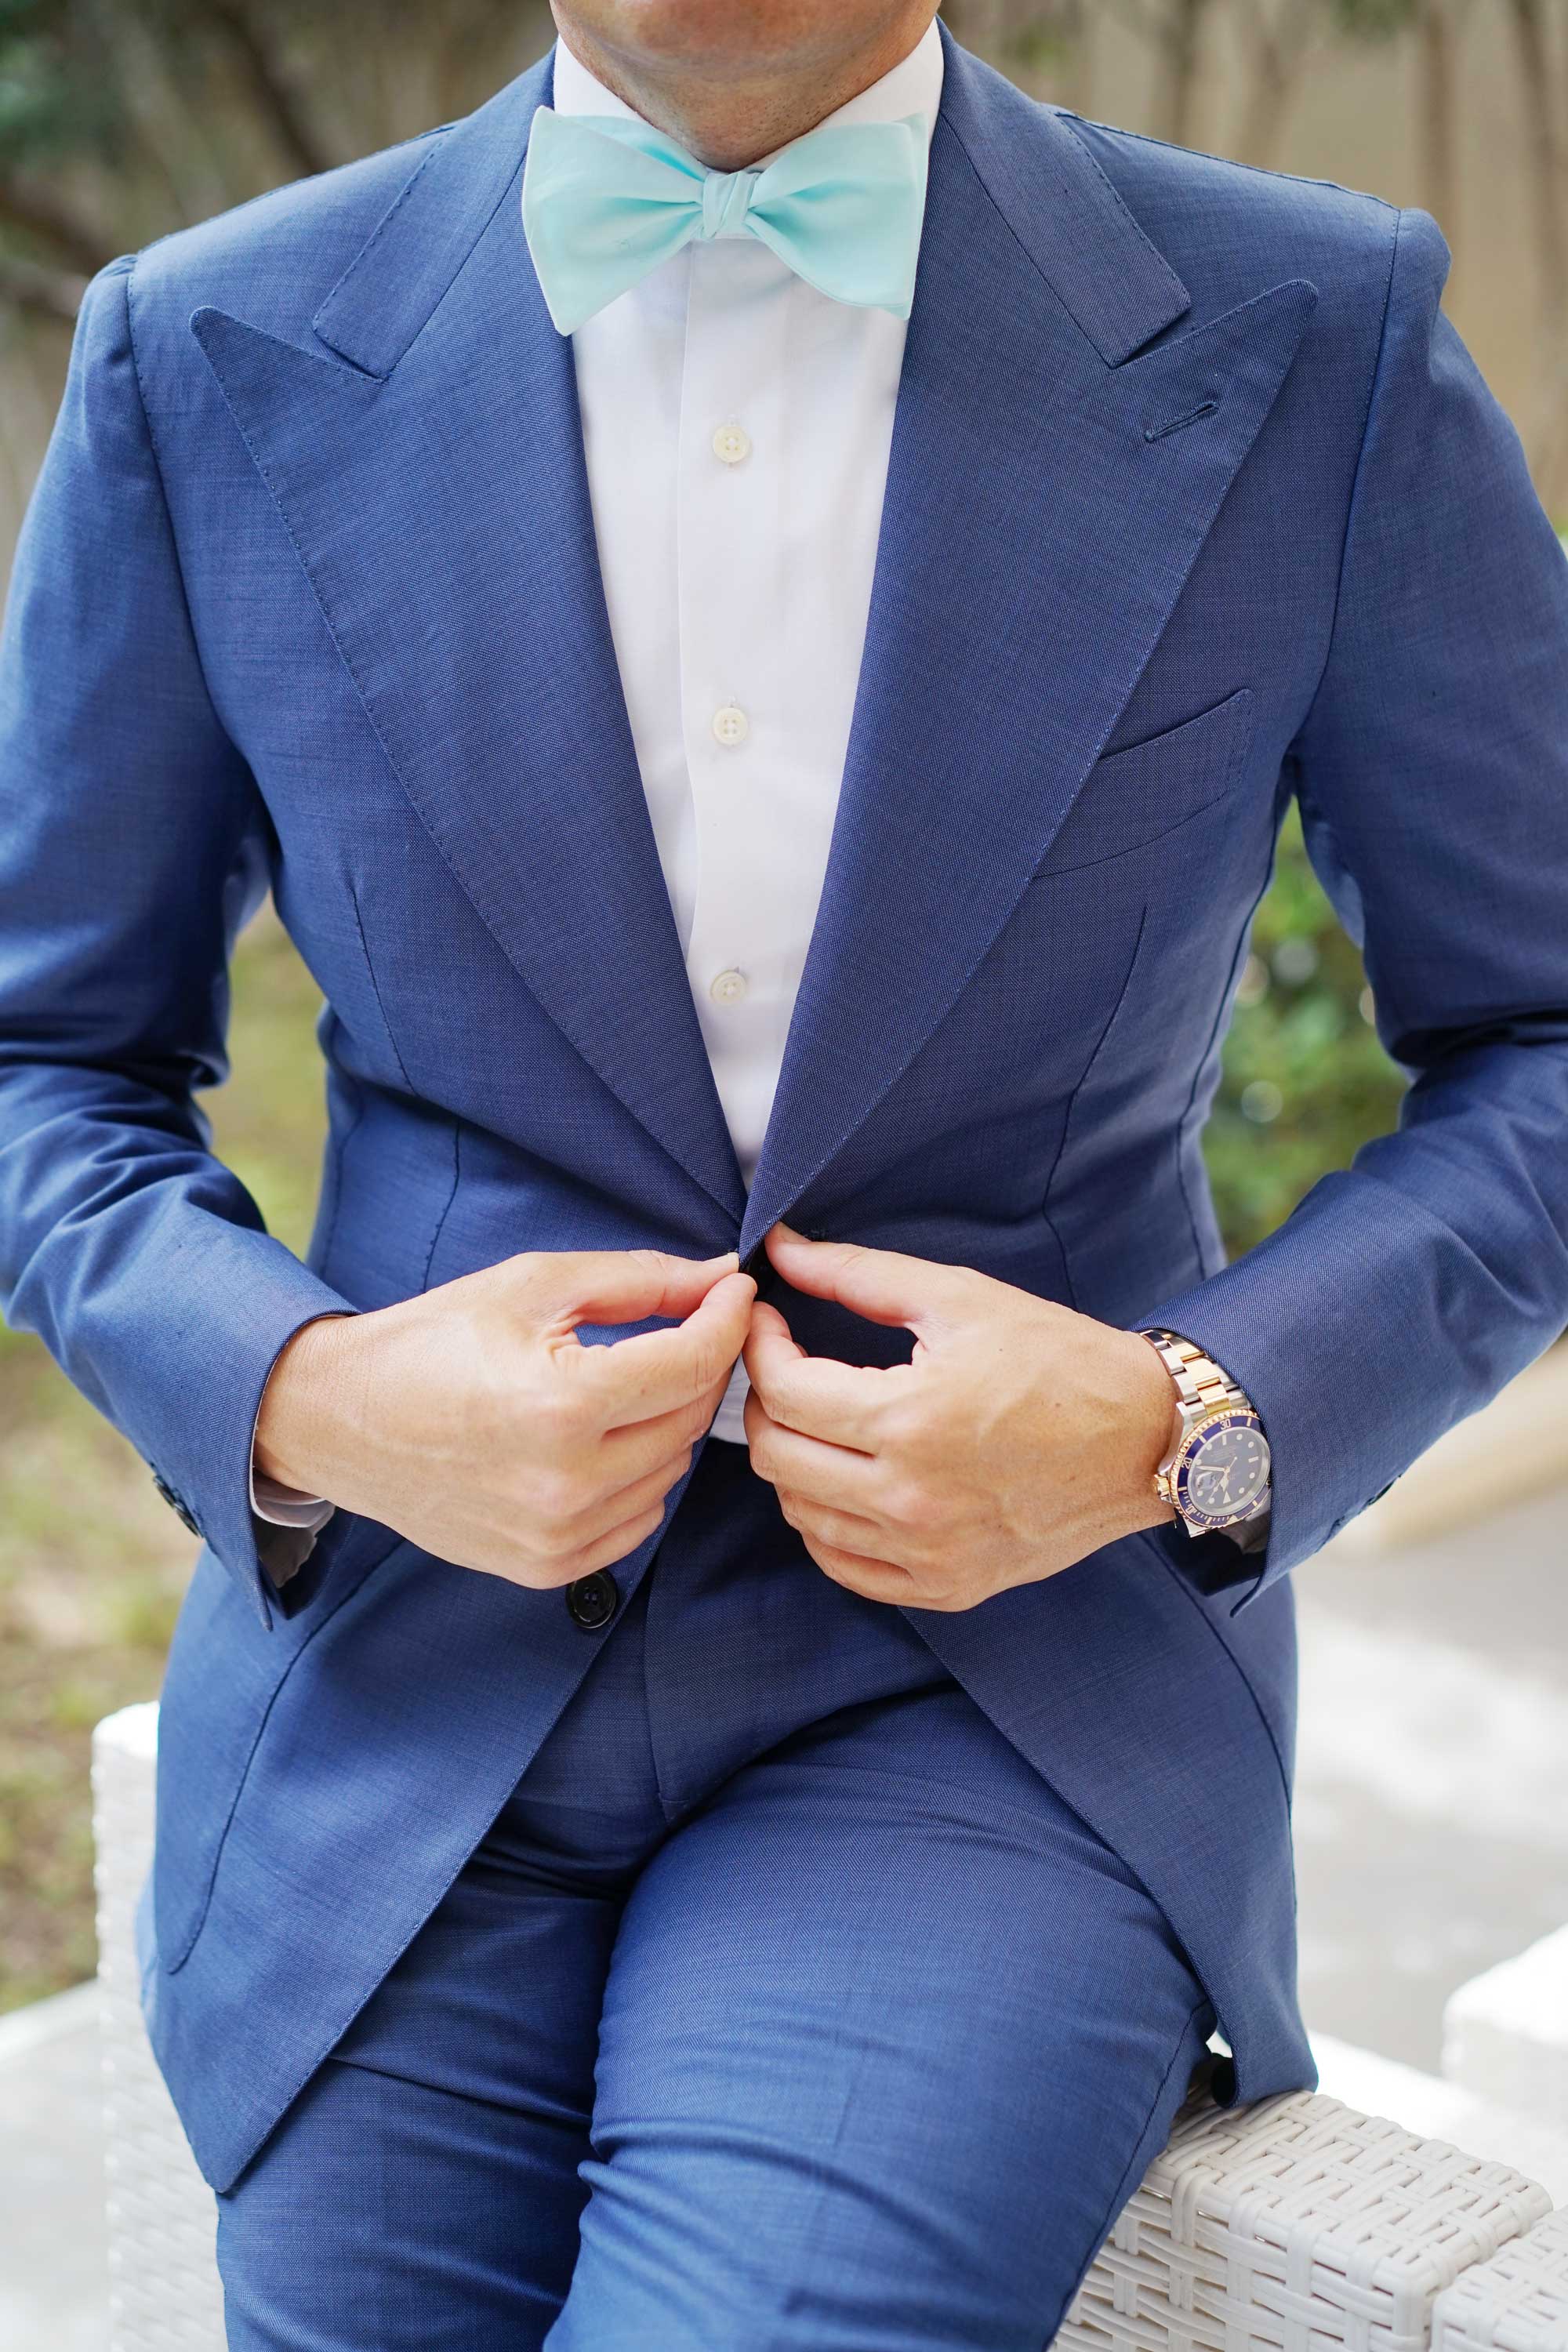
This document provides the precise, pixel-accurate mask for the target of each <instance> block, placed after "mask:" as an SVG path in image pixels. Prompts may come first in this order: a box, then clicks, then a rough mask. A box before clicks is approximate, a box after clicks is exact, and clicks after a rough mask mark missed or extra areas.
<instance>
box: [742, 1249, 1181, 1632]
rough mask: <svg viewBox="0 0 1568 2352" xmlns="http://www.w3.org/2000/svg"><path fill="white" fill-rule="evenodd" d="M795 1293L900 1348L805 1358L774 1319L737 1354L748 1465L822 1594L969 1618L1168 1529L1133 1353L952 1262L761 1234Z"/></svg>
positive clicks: (1157, 1416)
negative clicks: (741, 1361)
mask: <svg viewBox="0 0 1568 2352" xmlns="http://www.w3.org/2000/svg"><path fill="white" fill-rule="evenodd" d="M767 1251H768V1255H769V1257H770V1259H771V1260H772V1262H773V1265H774V1266H776V1267H777V1269H778V1271H779V1273H780V1274H782V1275H783V1276H784V1280H785V1281H786V1282H787V1283H789V1284H790V1285H791V1286H792V1288H794V1289H795V1290H800V1291H805V1293H807V1295H808V1296H810V1297H814V1298H833V1299H837V1301H838V1303H839V1304H840V1305H841V1306H843V1307H852V1308H853V1309H854V1311H855V1313H856V1314H858V1315H864V1316H866V1317H868V1318H869V1320H870V1321H872V1322H873V1323H892V1324H901V1325H904V1326H906V1327H907V1328H909V1329H910V1330H912V1331H913V1332H914V1334H915V1349H914V1357H913V1360H912V1361H911V1362H910V1363H908V1364H899V1365H895V1366H894V1367H892V1368H891V1369H890V1370H886V1371H879V1370H862V1369H859V1368H857V1367H855V1366H852V1365H847V1364H840V1363H835V1362H833V1361H831V1360H827V1359H825V1358H820V1357H812V1356H808V1355H807V1354H806V1353H805V1349H802V1348H799V1347H797V1346H796V1345H795V1341H794V1339H792V1338H791V1337H790V1331H789V1326H788V1325H787V1323H786V1322H785V1321H784V1317H783V1316H782V1315H781V1314H779V1313H778V1311H777V1309H776V1308H774V1307H768V1306H764V1305H763V1304H762V1303H761V1302H759V1303H758V1304H757V1305H756V1306H754V1307H752V1328H751V1335H750V1337H749V1339H747V1342H746V1347H745V1351H744V1352H745V1363H746V1371H747V1374H748V1376H749V1378H750V1380H751V1383H752V1393H751V1395H750V1396H749V1397H748V1398H747V1400H746V1435H747V1438H748V1440H749V1441H750V1444H751V1452H752V1468H753V1469H754V1470H755V1471H756V1472H757V1473H758V1475H759V1476H761V1477H763V1478H766V1479H768V1480H769V1481H770V1482H771V1483H772V1485H773V1486H775V1487H776V1488H777V1490H778V1496H779V1504H780V1507H781V1508H782V1510H783V1512H784V1517H785V1518H786V1519H788V1520H789V1522H790V1524H791V1526H792V1527H794V1528H798V1529H799V1531H800V1534H801V1536H802V1537H803V1538H804V1539H805V1546H806V1549H807V1550H808V1551H809V1552H810V1554H811V1556H812V1558H813V1559H815V1560H816V1563H817V1565H818V1567H819V1568H821V1569H823V1570H825V1571H826V1574H827V1575H829V1576H831V1577H832V1578H833V1579H834V1580H835V1582H837V1583H839V1584H847V1585H848V1586H849V1587H850V1588H851V1589H852V1590H853V1591H856V1592H863V1593H865V1594H866V1595H867V1596H868V1599H870V1600H873V1601H898V1602H900V1603H901V1604H902V1605H903V1606H905V1607H906V1608H913V1609H947V1610H957V1609H972V1608H973V1606H974V1604H975V1603H976V1601H984V1600H985V1599H987V1598H988V1596H989V1595H990V1594H992V1593H993V1592H1000V1591H1005V1589H1006V1588H1007V1587H1008V1586H1009V1585H1014V1584H1032V1583H1034V1582H1036V1581H1037V1580H1038V1579H1040V1578H1041V1577H1047V1576H1054V1575H1056V1573H1057V1572H1058V1570H1060V1569H1064V1568H1070V1567H1071V1566H1072V1565H1073V1563H1074V1561H1075V1560H1079V1559H1083V1558H1084V1557H1085V1555H1086V1554H1087V1553H1089V1552H1091V1551H1096V1550H1098V1549H1099V1548H1100V1545H1101V1544H1105V1543H1110V1542H1111V1541H1112V1540H1113V1539H1114V1538H1116V1537H1118V1536H1124V1535H1130V1534H1131V1532H1132V1531H1133V1529H1134V1528H1149V1527H1155V1526H1158V1525H1159V1524H1160V1522H1161V1521H1163V1520H1166V1519H1170V1518H1171V1517H1173V1516H1174V1515H1173V1512H1172V1511H1171V1510H1170V1508H1169V1507H1168V1506H1166V1505H1165V1504H1163V1503H1161V1502H1158V1501H1157V1500H1156V1499H1155V1496H1154V1489H1153V1475H1154V1471H1155V1469H1156V1467H1157V1465H1159V1464H1160V1462H1161V1461H1163V1458H1164V1456H1165V1454H1166V1453H1167V1452H1168V1450H1169V1448H1170V1444H1171V1440H1172V1434H1173V1427H1174V1422H1175V1397H1174V1392H1173V1389H1172V1385H1171V1380H1170V1376H1169V1374H1168V1373H1167V1372H1166V1371H1165V1370H1164V1367H1163V1365H1162V1363H1161V1362H1160V1360H1159V1358H1158V1357H1157V1356H1156V1355H1155V1353H1154V1350H1153V1349H1152V1348H1151V1347H1150V1345H1149V1343H1148V1341H1147V1340H1146V1339H1140V1338H1139V1337H1138V1335H1137V1333H1136V1332H1132V1331H1120V1330H1117V1329H1115V1328H1113V1327H1111V1326H1110V1325H1108V1324H1104V1323H1096V1322H1094V1321H1093V1320H1092V1319H1091V1318H1089V1316H1087V1315H1075V1314H1074V1313H1073V1312H1072V1311H1071V1309H1070V1308H1068V1307H1056V1306H1053V1305H1051V1304H1050V1303H1049V1302H1048V1301H1047V1300H1044V1299H1039V1298H1036V1297H1033V1296H1032V1295H1031V1294H1030V1293H1029V1292H1028V1291H1026V1290H1015V1289H1014V1288H1013V1287H1012V1286H1011V1285H1010V1284H1008V1283H1005V1282H994V1281H992V1279H991V1278H990V1276H987V1275H983V1274H973V1273H971V1272H970V1271H969V1270H968V1269H967V1268H965V1267H963V1266H948V1265H930V1264H928V1263H927V1261H926V1260H925V1259H923V1258H917V1257H905V1256H901V1255H899V1254H898V1253H896V1252H894V1251H891V1250H872V1249H858V1248H856V1247H854V1246H852V1245H850V1244H845V1243H840V1242H808V1241H805V1240H804V1239H803V1238H802V1236H801V1235H800V1234H795V1233H792V1232H791V1231H790V1229H789V1227H788V1226H786V1225H775V1226H774V1227H773V1231H772V1232H771V1233H770V1234H769V1235H768V1239H767Z"/></svg>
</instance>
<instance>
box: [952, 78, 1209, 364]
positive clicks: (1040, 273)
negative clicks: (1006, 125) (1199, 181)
mask: <svg viewBox="0 0 1568 2352" xmlns="http://www.w3.org/2000/svg"><path fill="white" fill-rule="evenodd" d="M940 120H941V121H944V122H945V123H946V125H947V127H948V130H949V131H951V132H952V139H953V143H954V144H955V146H956V147H957V149H958V151H959V152H960V154H961V155H962V156H963V160H964V162H965V163H967V164H968V166H969V169H970V171H971V173H973V179H974V184H975V186H976V187H977V188H978V189H979V190H980V193H981V194H982V195H983V196H984V199H985V201H986V203H987V204H988V205H990V207H991V209H992V211H993V212H994V214H995V215H996V217H997V219H998V220H999V221H1000V222H1001V224H1002V226H1003V227H1004V228H1005V230H1006V232H1007V234H1008V236H1010V237H1011V238H1012V240H1013V242H1014V244H1015V245H1016V247H1017V248H1018V250H1019V252H1020V253H1021V254H1022V255H1023V257H1024V258H1025V260H1026V262H1027V263H1028V265H1029V267H1030V268H1031V269H1032V270H1033V271H1034V273H1035V275H1036V277H1037V278H1038V279H1039V281H1040V283H1041V285H1042V286H1043V287H1044V288H1045V289H1046V291H1047V293H1048V294H1049V295H1050V297H1051V299H1052V300H1053V301H1055V302H1059V303H1060V304H1061V307H1062V309H1063V310H1065V311H1066V312H1067V315H1068V318H1069V319H1070V320H1072V322H1073V325H1074V326H1075V327H1076V328H1077V329H1078V331H1079V334H1080V335H1082V336H1083V338H1084V340H1085V341H1086V342H1088V343H1089V344H1091V345H1092V346H1093V348H1094V349H1095V350H1096V351H1099V350H1100V345H1099V344H1098V343H1096V342H1095V341H1094V337H1093V336H1092V335H1091V334H1090V333H1089V329H1088V328H1087V327H1086V326H1085V325H1084V323H1083V320H1081V319H1080V318H1079V315H1078V313H1077V312H1076V311H1075V310H1071V309H1069V308H1068V303H1067V302H1066V300H1065V299H1064V298H1063V297H1062V295H1060V294H1059V293H1058V290H1057V289H1056V288H1055V287H1054V286H1053V285H1052V284H1051V281H1050V279H1049V278H1047V276H1046V273H1045V271H1044V270H1043V269H1042V268H1041V267H1040V265H1039V263H1038V262H1037V260H1036V258H1035V257H1034V254H1033V253H1032V252H1031V251H1030V249H1029V247H1028V246H1026V244H1025V242H1024V240H1023V238H1022V237H1021V236H1019V234H1018V232H1017V230H1016V228H1015V227H1014V226H1013V224H1012V222H1011V221H1010V220H1009V219H1008V217H1007V215H1006V213H1005V211H1004V210H1003V208H1002V206H1001V205H999V204H998V203H997V201H996V198H995V197H994V195H993V194H992V193H991V184H990V182H989V181H988V180H987V179H986V177H985V174H984V172H983V171H982V170H981V168H980V166H979V164H978V163H976V162H975V160H974V157H973V154H972V153H971V152H970V147H969V142H968V141H967V139H965V137H964V135H963V131H960V129H959V127H958V125H957V123H956V122H954V121H953V120H952V116H951V115H950V114H948V115H942V116H941V117H940ZM1090 160H1091V161H1092V160H1093V159H1092V158H1091V159H1090ZM1096 168H1097V169H1098V166H1097V167H1096ZM1101 176H1103V174H1102V175H1101ZM1128 217H1129V219H1131V214H1130V215H1128ZM1133 226H1134V227H1137V223H1136V222H1134V223H1133ZM1138 234H1139V235H1140V236H1142V234H1143V232H1142V229H1139V231H1138ZM1162 258H1163V257H1162ZM1167 266H1168V265H1167ZM1178 282H1179V281H1178ZM1103 356H1104V354H1103V353H1101V357H1102V358H1103Z"/></svg>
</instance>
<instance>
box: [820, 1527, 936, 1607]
mask: <svg viewBox="0 0 1568 2352" xmlns="http://www.w3.org/2000/svg"><path fill="white" fill-rule="evenodd" d="M803 1540H804V1541H805V1548H806V1549H807V1551H808V1552H809V1553H810V1554H811V1556H812V1558H813V1559H814V1560H815V1561H816V1565H817V1566H818V1568H819V1569H821V1570H822V1572H823V1574H824V1576H827V1577H831V1578H832V1580H833V1581H834V1583H835V1584H842V1585H844V1586H846V1587H847V1590H848V1591H851V1592H858V1593H859V1595H860V1597H861V1599H862V1600H864V1601H887V1602H888V1603H889V1606H892V1607H902V1608H906V1609H907V1608H910V1607H913V1606H916V1605H919V1602H920V1590H919V1587H918V1586H917V1585H916V1583H915V1580H914V1578H913V1577H912V1576H911V1575H910V1572H909V1570H908V1569H907V1568H890V1567H889V1565H888V1563H887V1561H886V1560H882V1559H867V1558H866V1556H865V1554H864V1553H863V1552H858V1551H840V1550H839V1549H838V1548H837V1545H835V1544H825V1543H818V1542H816V1539H815V1538H810V1537H807V1538H803Z"/></svg>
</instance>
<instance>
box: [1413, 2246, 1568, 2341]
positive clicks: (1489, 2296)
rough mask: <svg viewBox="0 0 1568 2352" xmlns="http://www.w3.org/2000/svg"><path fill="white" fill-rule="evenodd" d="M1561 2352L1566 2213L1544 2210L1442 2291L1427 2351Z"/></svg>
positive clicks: (1565, 2314) (1565, 2330)
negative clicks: (1542, 2217)
mask: <svg viewBox="0 0 1568 2352" xmlns="http://www.w3.org/2000/svg"><path fill="white" fill-rule="evenodd" d="M1494 2347H1495V2352H1568V2211H1559V2212H1556V2213H1549V2214H1548V2215H1547V2217H1546V2219H1545V2221H1538V2222H1537V2223H1536V2226H1535V2228H1534V2229H1533V2230H1528V2231H1526V2232H1525V2234H1524V2236H1523V2237H1521V2238H1510V2241H1509V2242H1508V2244H1507V2245H1506V2246H1505V2247H1504V2248H1503V2250H1502V2252H1500V2254H1494V2255H1493V2257H1492V2259H1491V2261H1490V2262H1489V2263H1478V2264H1477V2265H1476V2267H1475V2269H1474V2270H1468V2271H1467V2272H1466V2273H1464V2276H1463V2277H1462V2278H1459V2279H1457V2280H1456V2281H1455V2283H1454V2284H1453V2285H1452V2286H1451V2287H1447V2288H1445V2290H1444V2292H1443V2293H1442V2294H1440V2295H1439V2296H1438V2297H1437V2301H1436V2305H1435V2307H1434V2310H1433V2315H1432V2352H1494Z"/></svg>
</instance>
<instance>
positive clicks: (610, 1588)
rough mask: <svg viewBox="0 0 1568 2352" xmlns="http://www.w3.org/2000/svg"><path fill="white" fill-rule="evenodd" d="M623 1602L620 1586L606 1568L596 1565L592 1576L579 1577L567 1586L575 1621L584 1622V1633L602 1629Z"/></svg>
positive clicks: (567, 1602) (568, 1602)
mask: <svg viewBox="0 0 1568 2352" xmlns="http://www.w3.org/2000/svg"><path fill="white" fill-rule="evenodd" d="M620 1605H621V1594H620V1587H619V1586H618V1585H617V1584H616V1580H615V1578H614V1577H613V1576H612V1575H611V1574H610V1571H609V1570H608V1569H607V1568H596V1569H595V1570H594V1573H593V1575H592V1576H580V1577H578V1578H577V1580H576V1581H575V1582H574V1583H572V1584H569V1585H568V1586H567V1587H566V1607H567V1610H568V1612H569V1613H570V1615H571V1619H572V1622H573V1623H574V1625H581V1627H582V1628H583V1631H584V1633H598V1632H600V1630H601V1629H602V1628H603V1627H604V1626H605V1625H607V1624H608V1623H609V1622H610V1620H611V1618H612V1617H613V1616H614V1615H615V1613H616V1610H617V1609H618V1608H619V1607H620Z"/></svg>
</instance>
